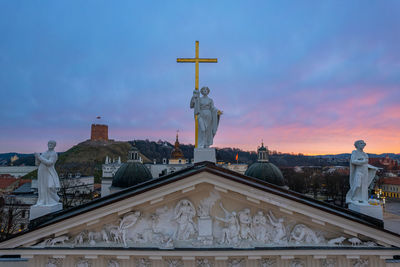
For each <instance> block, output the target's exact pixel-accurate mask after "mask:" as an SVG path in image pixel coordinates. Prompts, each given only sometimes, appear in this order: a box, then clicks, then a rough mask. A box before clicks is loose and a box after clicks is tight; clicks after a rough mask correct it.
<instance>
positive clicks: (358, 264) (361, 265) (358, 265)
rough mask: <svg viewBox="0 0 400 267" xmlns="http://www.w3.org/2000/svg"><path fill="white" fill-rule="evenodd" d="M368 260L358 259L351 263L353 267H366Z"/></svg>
mask: <svg viewBox="0 0 400 267" xmlns="http://www.w3.org/2000/svg"><path fill="white" fill-rule="evenodd" d="M367 266H368V259H358V260H354V261H353V267H367Z"/></svg>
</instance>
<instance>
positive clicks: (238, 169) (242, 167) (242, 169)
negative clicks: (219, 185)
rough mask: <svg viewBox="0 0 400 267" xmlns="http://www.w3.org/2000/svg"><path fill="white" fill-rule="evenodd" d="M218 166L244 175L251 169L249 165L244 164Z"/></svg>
mask: <svg viewBox="0 0 400 267" xmlns="http://www.w3.org/2000/svg"><path fill="white" fill-rule="evenodd" d="M217 166H220V167H222V168H225V169H228V170H231V171H234V172H238V173H240V174H244V173H245V172H246V171H247V168H248V167H249V165H248V164H244V163H237V164H236V163H233V164H231V163H223V164H217Z"/></svg>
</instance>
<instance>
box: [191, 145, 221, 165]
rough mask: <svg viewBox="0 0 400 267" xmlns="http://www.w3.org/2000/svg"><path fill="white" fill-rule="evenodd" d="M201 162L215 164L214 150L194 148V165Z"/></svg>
mask: <svg viewBox="0 0 400 267" xmlns="http://www.w3.org/2000/svg"><path fill="white" fill-rule="evenodd" d="M202 161H211V162H214V163H216V162H217V159H216V156H215V148H195V149H194V163H198V162H202Z"/></svg>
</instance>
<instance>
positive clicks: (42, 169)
mask: <svg viewBox="0 0 400 267" xmlns="http://www.w3.org/2000/svg"><path fill="white" fill-rule="evenodd" d="M47 146H48V150H47V151H46V152H44V153H42V154H39V153H35V163H36V165H39V168H38V195H39V196H38V200H37V202H36V205H35V206H53V205H56V204H58V201H59V200H60V197H59V196H58V195H57V190H58V189H59V188H60V180H59V178H58V175H57V172H56V169H55V168H54V165H55V163H56V161H57V159H58V156H57V153H56V152H55V151H54V148H55V147H56V141H53V140H50V141H49V142H48V144H47Z"/></svg>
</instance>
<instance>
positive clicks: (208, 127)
mask: <svg viewBox="0 0 400 267" xmlns="http://www.w3.org/2000/svg"><path fill="white" fill-rule="evenodd" d="M200 93H201V94H202V95H203V96H202V97H200ZM200 93H199V91H198V90H194V91H193V96H192V99H191V100H190V108H192V109H194V115H195V116H196V115H197V120H198V147H199V148H209V147H210V146H211V145H212V144H213V139H214V136H215V134H216V132H217V129H218V124H219V118H220V116H221V114H222V112H221V111H220V110H218V109H217V108H216V107H215V106H214V101H213V100H212V99H211V98H209V97H208V94H209V93H210V89H208V87H203V88H201V89H200Z"/></svg>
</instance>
